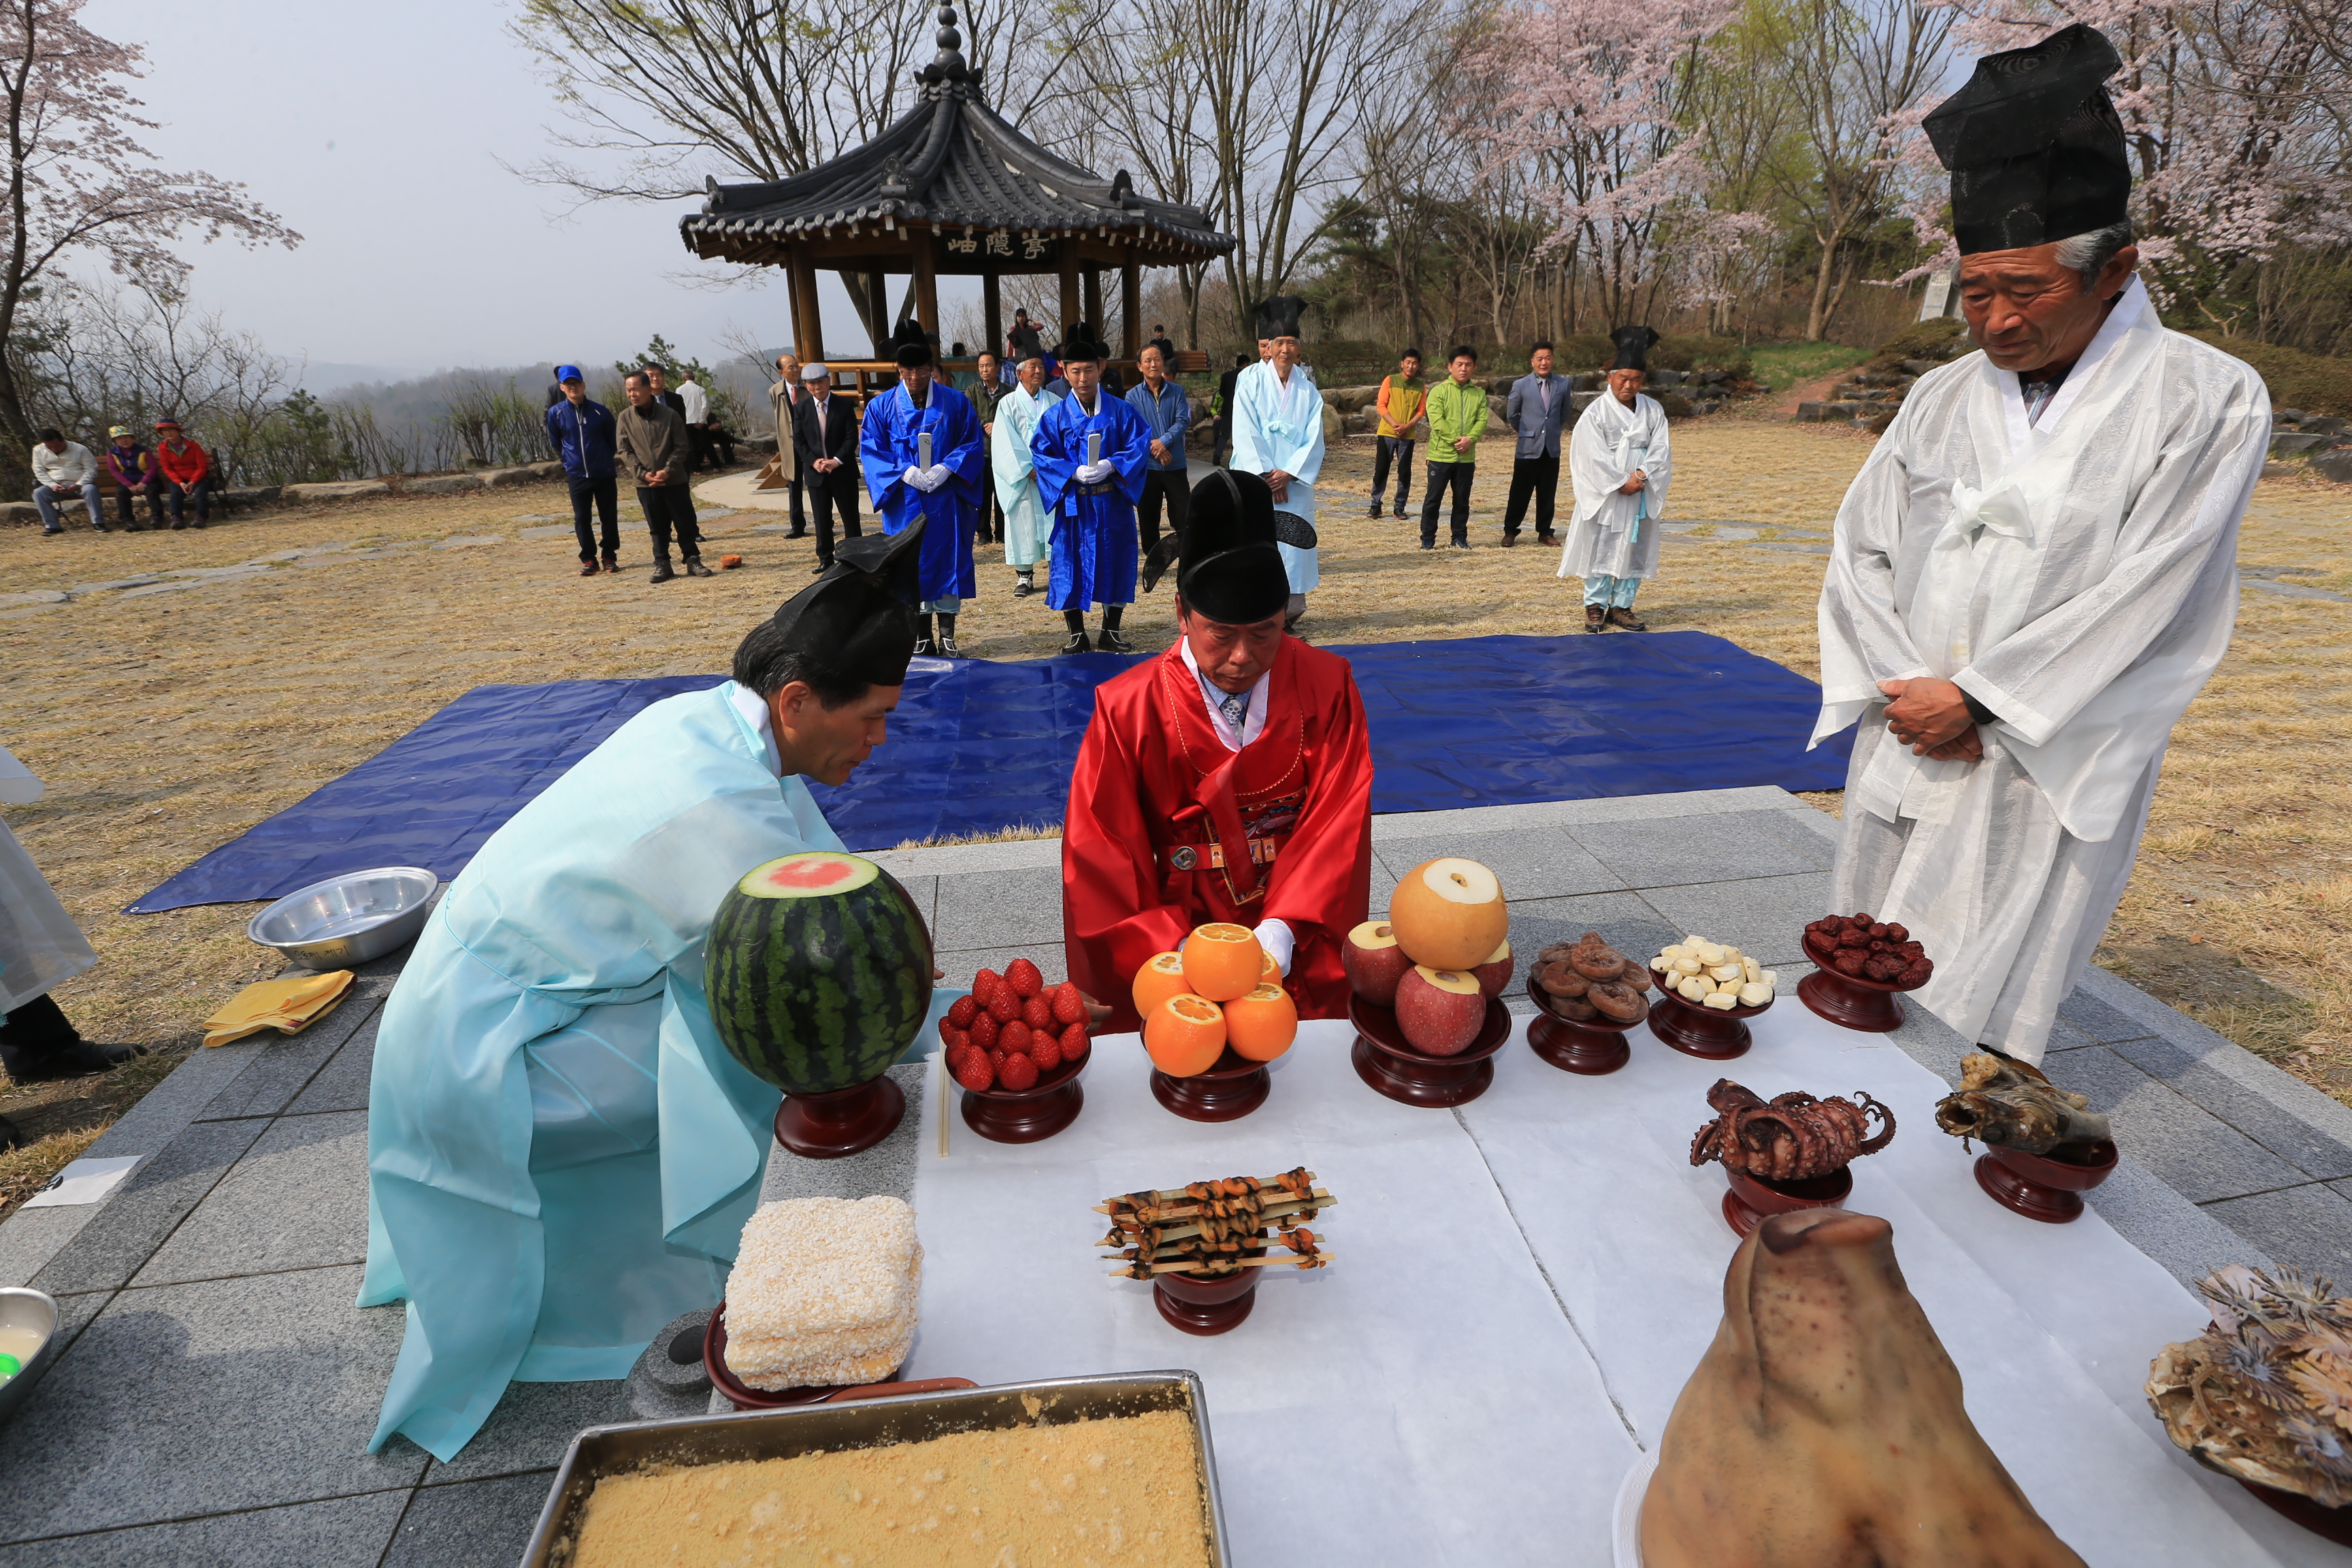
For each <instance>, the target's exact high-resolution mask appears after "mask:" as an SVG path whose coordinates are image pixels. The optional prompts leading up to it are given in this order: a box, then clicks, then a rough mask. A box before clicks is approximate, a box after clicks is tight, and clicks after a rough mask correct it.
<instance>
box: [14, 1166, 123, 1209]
mask: <svg viewBox="0 0 2352 1568" xmlns="http://www.w3.org/2000/svg"><path fill="white" fill-rule="evenodd" d="M145 1157H146V1156H144V1155H142V1154H119V1155H115V1156H112V1157H110V1158H108V1159H102V1160H76V1161H74V1162H73V1163H71V1164H68V1166H67V1167H66V1168H65V1169H64V1170H62V1171H59V1172H58V1173H57V1174H56V1175H54V1176H51V1177H50V1178H49V1180H48V1184H47V1185H46V1186H44V1187H43V1188H42V1189H41V1190H40V1191H39V1192H37V1193H35V1194H33V1195H32V1196H31V1197H29V1198H26V1200H25V1201H24V1202H23V1203H22V1204H19V1205H17V1206H18V1207H19V1208H28V1209H46V1208H68V1207H71V1206H73V1205H78V1204H94V1203H100V1202H103V1201H104V1200H105V1198H106V1195H107V1194H109V1193H111V1192H112V1191H114V1189H115V1188H117V1187H119V1186H121V1184H122V1179H123V1178H124V1177H125V1176H128V1175H129V1174H131V1166H133V1165H136V1164H137V1163H139V1162H140V1161H141V1160H142V1159H144V1158H145Z"/></svg>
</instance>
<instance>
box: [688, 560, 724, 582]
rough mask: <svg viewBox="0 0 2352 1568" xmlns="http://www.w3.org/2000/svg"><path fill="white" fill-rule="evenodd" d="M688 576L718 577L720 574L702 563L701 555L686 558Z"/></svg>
mask: <svg viewBox="0 0 2352 1568" xmlns="http://www.w3.org/2000/svg"><path fill="white" fill-rule="evenodd" d="M686 574H687V575H688V576H689V577H716V576H718V575H719V574H718V573H716V572H713V571H712V570H711V569H710V568H709V567H708V566H705V565H704V564H703V563H702V557H701V556H699V555H689V556H688V557H687V558H686Z"/></svg>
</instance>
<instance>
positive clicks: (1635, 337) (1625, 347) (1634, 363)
mask: <svg viewBox="0 0 2352 1568" xmlns="http://www.w3.org/2000/svg"><path fill="white" fill-rule="evenodd" d="M1609 341H1610V342H1612V343H1614V344H1616V345H1617V353H1616V355H1615V357H1614V358H1612V359H1611V360H1610V362H1609V368H1610V369H1611V370H1638V371H1640V372H1641V373H1642V374H1644V375H1647V374H1649V373H1650V345H1651V344H1653V343H1654V342H1657V341H1658V329H1657V328H1655V327H1620V328H1618V329H1617V330H1616V331H1613V332H1612V333H1610V334H1609Z"/></svg>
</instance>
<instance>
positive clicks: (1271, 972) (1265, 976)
mask: <svg viewBox="0 0 2352 1568" xmlns="http://www.w3.org/2000/svg"><path fill="white" fill-rule="evenodd" d="M1260 951H1264V949H1263V948H1262V947H1261V949H1260ZM1257 977H1258V980H1259V983H1260V984H1266V985H1279V984H1282V965H1280V964H1279V963H1276V962H1275V961H1274V954H1272V953H1270V952H1269V953H1266V955H1265V968H1263V969H1261V970H1259V971H1258V972H1257Z"/></svg>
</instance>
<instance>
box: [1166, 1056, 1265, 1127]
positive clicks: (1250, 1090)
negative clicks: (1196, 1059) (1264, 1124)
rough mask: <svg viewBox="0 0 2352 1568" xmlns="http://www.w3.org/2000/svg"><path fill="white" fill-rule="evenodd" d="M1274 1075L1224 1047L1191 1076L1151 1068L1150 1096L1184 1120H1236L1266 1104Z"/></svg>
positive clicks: (1263, 1066)
mask: <svg viewBox="0 0 2352 1568" xmlns="http://www.w3.org/2000/svg"><path fill="white" fill-rule="evenodd" d="M1273 1090H1274V1075H1273V1074H1272V1073H1270V1072H1268V1071H1266V1068H1265V1063H1264V1062H1254V1061H1252V1060H1250V1059H1249V1058H1247V1057H1245V1056H1244V1055H1242V1054H1241V1053H1240V1052H1239V1051H1236V1050H1234V1048H1233V1047H1231V1046H1227V1047H1225V1054H1224V1055H1223V1056H1221V1057H1219V1058H1217V1059H1216V1060H1215V1061H1214V1062H1213V1063H1212V1064H1211V1065H1210V1066H1209V1067H1208V1068H1205V1069H1204V1070H1202V1071H1201V1072H1196V1073H1194V1074H1193V1075H1192V1077H1191V1078H1171V1077H1170V1076H1169V1075H1168V1074H1166V1073H1164V1072H1161V1071H1160V1069H1159V1068H1152V1069H1151V1098H1152V1099H1154V1100H1158V1101H1159V1102H1160V1104H1161V1105H1163V1106H1166V1107H1167V1108H1168V1109H1169V1110H1172V1111H1174V1112H1175V1113H1176V1114H1177V1115H1179V1116H1181V1117H1182V1118H1183V1119H1184V1120H1185V1121H1239V1120H1241V1119H1242V1118H1243V1117H1244V1116H1247V1115H1248V1114H1249V1113H1250V1112H1251V1111H1253V1110H1256V1109H1257V1108H1258V1107H1259V1106H1261V1105H1264V1104H1265V1097H1266V1096H1267V1095H1268V1094H1270V1093H1272V1092H1273Z"/></svg>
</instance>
